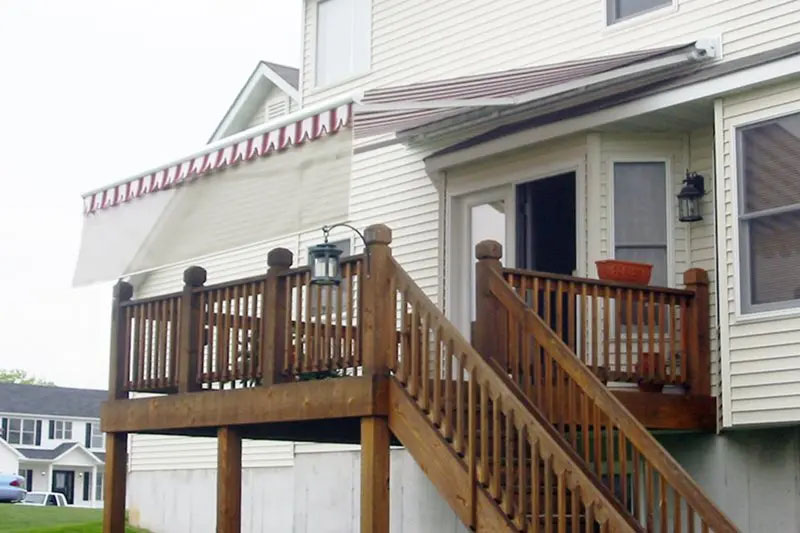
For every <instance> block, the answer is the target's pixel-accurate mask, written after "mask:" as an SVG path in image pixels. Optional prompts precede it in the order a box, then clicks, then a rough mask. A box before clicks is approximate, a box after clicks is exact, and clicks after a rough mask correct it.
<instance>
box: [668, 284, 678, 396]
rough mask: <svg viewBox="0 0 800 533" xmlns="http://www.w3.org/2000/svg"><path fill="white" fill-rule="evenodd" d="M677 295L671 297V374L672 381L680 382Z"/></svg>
mask: <svg viewBox="0 0 800 533" xmlns="http://www.w3.org/2000/svg"><path fill="white" fill-rule="evenodd" d="M675 313H676V308H675V295H674V294H673V295H670V297H669V367H670V368H669V375H670V381H671V382H672V383H678V375H677V371H676V361H675V360H676V359H677V358H678V348H677V340H678V329H677V327H676V326H677V324H676V320H675Z"/></svg>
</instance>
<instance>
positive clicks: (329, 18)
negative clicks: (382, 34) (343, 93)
mask: <svg viewBox="0 0 800 533" xmlns="http://www.w3.org/2000/svg"><path fill="white" fill-rule="evenodd" d="M370 4H371V0H320V1H319V2H318V3H317V43H316V65H315V72H316V83H317V86H326V85H332V84H334V83H336V82H338V81H342V80H344V79H347V78H350V77H352V76H355V75H357V74H363V73H365V72H367V71H368V70H369V67H370V47H371V45H372V35H371V34H372V7H371V5H370Z"/></svg>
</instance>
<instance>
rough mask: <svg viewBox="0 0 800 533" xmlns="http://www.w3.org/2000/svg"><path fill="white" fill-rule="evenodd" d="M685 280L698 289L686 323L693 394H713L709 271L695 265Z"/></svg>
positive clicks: (685, 283)
mask: <svg viewBox="0 0 800 533" xmlns="http://www.w3.org/2000/svg"><path fill="white" fill-rule="evenodd" d="M683 283H684V285H686V288H687V289H688V290H690V291H692V292H694V298H692V300H691V303H690V304H689V310H688V313H687V315H688V316H687V317H685V318H686V319H687V320H686V322H687V323H686V324H682V326H683V327H685V328H687V336H686V339H687V352H688V353H687V354H686V356H687V357H688V358H689V360H688V364H687V368H688V372H689V376H688V380H687V381H688V383H689V392H690V394H694V395H699V396H710V395H711V337H710V336H711V331H710V316H709V313H710V310H709V296H708V274H707V273H706V271H705V270H703V269H701V268H691V269H689V270H687V271H686V272H684V274H683Z"/></svg>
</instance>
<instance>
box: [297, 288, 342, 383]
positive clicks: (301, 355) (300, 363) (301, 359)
mask: <svg viewBox="0 0 800 533" xmlns="http://www.w3.org/2000/svg"><path fill="white" fill-rule="evenodd" d="M304 277H305V276H304V275H302V274H294V275H293V276H292V278H293V279H294V287H295V294H294V297H295V302H294V312H293V317H294V351H295V359H294V374H295V375H297V374H299V373H300V372H303V371H304V368H305V349H304V348H305V346H304V344H303V318H302V317H303V279H304ZM349 316H350V314H348V317H349Z"/></svg>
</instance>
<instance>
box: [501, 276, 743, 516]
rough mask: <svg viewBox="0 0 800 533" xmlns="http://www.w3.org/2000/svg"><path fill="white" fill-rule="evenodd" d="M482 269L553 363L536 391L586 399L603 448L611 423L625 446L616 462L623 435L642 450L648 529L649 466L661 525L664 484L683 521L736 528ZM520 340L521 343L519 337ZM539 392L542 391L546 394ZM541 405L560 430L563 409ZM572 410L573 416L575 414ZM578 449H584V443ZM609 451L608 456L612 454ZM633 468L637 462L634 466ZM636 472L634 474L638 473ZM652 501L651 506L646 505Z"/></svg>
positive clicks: (609, 436)
mask: <svg viewBox="0 0 800 533" xmlns="http://www.w3.org/2000/svg"><path fill="white" fill-rule="evenodd" d="M486 271H487V275H488V276H489V289H490V291H491V293H492V294H493V295H494V296H495V297H496V298H497V299H498V300H499V302H500V303H501V305H502V306H503V307H505V309H506V310H507V311H508V314H509V321H510V322H512V321H514V320H516V321H518V322H519V323H521V324H522V326H523V328H524V333H529V334H532V335H533V338H534V341H535V343H536V344H537V345H538V347H540V348H541V349H542V351H543V352H544V353H545V357H546V361H545V362H544V364H545V366H549V363H550V362H551V361H552V363H554V364H555V366H556V370H555V374H556V380H557V382H556V384H555V385H551V383H550V381H549V380H548V381H547V382H545V383H544V384H542V383H538V382H537V386H539V388H540V389H541V388H545V389H551V390H552V389H553V388H557V389H561V390H558V391H554V392H555V394H558V393H559V392H561V393H564V392H566V394H567V395H569V398H568V400H567V402H566V403H568V404H569V405H571V406H573V407H576V405H573V401H575V403H576V404H577V403H578V402H580V401H587V402H588V401H591V403H592V404H593V407H594V409H595V420H594V422H595V423H594V427H595V431H597V430H598V426H599V425H600V424H598V423H597V422H598V419H599V418H607V419H608V422H607V423H606V426H605V427H606V433H607V439H608V444H609V445H610V446H609V447H608V448H607V450H608V449H612V450H613V449H614V448H613V447H614V436H613V432H614V428H615V427H616V429H617V436H616V439H618V441H619V442H622V443H623V445H622V446H619V447H618V448H617V450H618V451H622V449H623V448H624V449H625V451H624V452H622V453H621V454H620V455H622V457H620V459H621V461H624V462H627V458H626V457H625V455H626V453H627V443H626V442H623V440H624V439H627V441H628V442H629V443H630V444H631V445H632V448H633V451H634V453H637V452H638V453H639V454H641V457H642V459H643V460H644V463H645V470H646V472H645V476H646V477H647V488H646V491H647V495H646V501H645V505H646V506H648V507H649V508H648V510H647V511H646V516H645V520H644V521H645V522H646V523H647V527H648V529H651V528H652V523H653V520H654V517H653V515H652V513H653V511H654V507H655V502H652V501H649V500H651V499H652V498H653V493H654V489H653V480H652V477H651V476H652V474H651V472H650V469H652V470H654V471H655V472H656V473H657V474H658V475H659V476H660V479H661V487H660V489H659V490H658V492H659V498H660V499H661V501H660V502H659V506H661V517H660V518H661V520H662V524H666V523H667V522H668V519H667V515H666V514H665V512H666V510H665V509H664V508H663V506H664V505H665V504H666V502H667V496H666V492H667V491H666V488H665V487H666V486H667V485H668V486H669V487H670V488H671V489H672V490H673V491H674V492H675V493H676V494H678V495H680V496H681V497H682V498H683V500H684V501H685V502H686V505H687V507H688V509H687V520H692V521H693V513H694V512H696V513H697V514H698V517H699V519H700V520H701V527H710V528H711V529H712V530H713V531H716V532H735V531H738V529H737V528H736V526H735V525H734V524H733V523H732V522H731V521H730V520H729V519H728V518H727V517H726V516H725V515H724V514H723V513H722V512H721V511H720V510H719V509H718V508H717V507H716V506H715V505H714V504H713V503H712V502H711V501H710V500H709V499H708V497H707V496H706V495H705V493H703V491H702V489H701V488H700V487H699V486H698V485H697V484H696V483H695V482H694V480H693V479H692V478H691V476H689V474H688V473H686V471H685V470H684V469H683V468H682V467H681V466H680V464H678V462H677V461H675V459H673V458H672V456H670V455H669V453H667V451H666V450H665V449H664V448H663V447H662V446H661V445H660V444H659V443H658V441H657V440H656V439H655V438H654V437H653V436H652V435H651V434H650V432H648V431H647V429H646V428H645V427H644V426H642V425H641V424H640V423H639V421H638V420H636V418H635V417H634V416H633V415H632V414H631V413H630V412H629V411H628V410H627V409H626V408H625V406H624V405H622V403H621V402H620V401H619V400H618V399H617V398H616V397H615V396H614V395H613V394H611V392H610V391H609V390H608V388H607V387H605V386H604V385H603V383H602V382H601V381H600V380H599V379H598V378H597V377H596V376H595V375H594V374H593V373H592V372H591V371H590V370H589V368H587V367H586V365H584V364H583V363H582V362H581V361H580V360H579V359H578V358H577V357H576V355H575V353H574V352H573V351H572V350H570V348H569V347H568V346H567V345H566V344H565V343H564V341H563V340H562V339H560V338H559V337H558V335H556V333H555V332H554V331H553V330H552V329H550V327H549V326H548V325H547V324H546V323H545V322H544V320H542V318H541V317H540V316H539V315H538V314H536V313H535V312H533V310H532V309H530V308H529V307H528V306H527V305H526V303H525V302H524V301H523V300H522V299H521V298H520V296H519V295H518V294H517V293H516V292H514V291H513V290H512V288H511V287H510V286H509V285H508V284H507V283H506V281H505V280H504V279H503V277H502V276H501V275H500V273H498V272H497V271H495V270H492V269H486ZM522 342H523V343H525V342H526V341H525V339H524V338H523V341H522ZM533 364H534V365H536V364H537V361H536V360H535V354H534V363H533ZM547 370H549V368H545V371H547ZM551 373H552V370H551ZM560 373H565V374H566V377H567V379H568V380H569V382H568V383H567V384H566V385H564V384H563V383H561V380H560V379H558V374H560ZM551 375H552V374H550V375H548V376H547V378H549V377H551ZM547 378H546V379H547ZM534 379H535V377H534ZM517 387H518V385H516V384H515V385H514V388H517ZM564 389H566V390H564ZM576 389H577V392H576ZM537 394H539V397H540V396H541V392H540V391H537ZM544 394H547V392H545V393H544ZM559 396H560V397H559V402H560V403H561V404H562V405H563V404H564V403H565V402H564V398H563V394H561V395H559ZM576 396H582V397H583V398H576ZM584 398H585V400H584ZM542 407H544V408H545V410H546V411H550V414H551V420H552V419H554V418H555V421H557V422H558V423H559V425H560V426H561V427H562V428H563V427H564V418H565V416H564V413H563V411H564V409H563V408H562V409H560V412H559V413H555V416H552V415H553V414H554V411H559V409H557V408H556V409H554V408H553V407H554V406H553V404H552V402H551V401H548V400H547V399H545V401H542V402H540V405H539V408H542ZM587 407H588V406H587ZM597 410H599V414H600V415H601V416H600V417H598V413H597ZM571 414H573V415H574V414H575V413H571ZM559 415H560V416H559ZM566 418H567V419H568V422H569V423H573V422H574V420H572V418H573V417H572V416H570V414H567V415H566ZM587 425H588V424H587ZM573 435H574V433H573ZM595 440H597V439H595ZM572 444H573V447H574V448H577V447H579V446H578V445H577V438H574V439H573V442H572ZM600 444H602V443H600ZM580 447H584V448H588V446H580ZM590 455H591V450H588V453H587V450H585V454H584V457H585V463H584V464H588V462H589V460H588V459H589V456H590ZM599 455H600V454H597V455H596V456H595V459H596V460H597V459H600V458H599ZM611 455H612V456H613V452H612V454H611ZM599 466H600V465H597V464H596V468H599ZM612 466H613V465H612ZM636 466H638V464H637V465H636ZM636 475H638V472H637V474H636ZM636 492H637V493H638V492H639V491H638V490H637V491H636ZM622 499H623V502H622V503H623V505H628V504H629V503H632V504H633V505H634V507H635V505H636V499H637V498H636V497H634V496H633V495H631V499H630V501H628V499H627V497H626V496H625V495H624V494H623V498H622ZM675 501H677V498H675ZM651 504H652V507H651V506H650V505H651ZM676 509H677V510H676ZM673 514H676V515H677V517H675V516H673V520H675V519H676V518H677V520H679V521H680V520H682V518H681V513H680V502H678V506H677V507H675V508H674V509H673ZM663 530H664V529H663V528H662V529H661V531H663Z"/></svg>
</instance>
